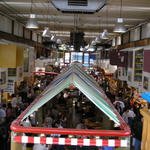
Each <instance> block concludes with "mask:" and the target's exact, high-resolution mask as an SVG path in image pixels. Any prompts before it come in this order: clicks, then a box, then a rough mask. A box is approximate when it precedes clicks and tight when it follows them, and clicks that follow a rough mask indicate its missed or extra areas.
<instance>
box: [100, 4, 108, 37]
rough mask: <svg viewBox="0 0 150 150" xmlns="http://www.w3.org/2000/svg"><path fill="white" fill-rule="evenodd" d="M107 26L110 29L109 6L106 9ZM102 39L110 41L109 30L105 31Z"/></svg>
mask: <svg viewBox="0 0 150 150" xmlns="http://www.w3.org/2000/svg"><path fill="white" fill-rule="evenodd" d="M106 26H107V28H108V6H107V8H106ZM101 39H103V40H108V39H109V33H108V30H107V29H104V30H103V33H102V35H101Z"/></svg>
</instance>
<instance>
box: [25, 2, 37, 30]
mask: <svg viewBox="0 0 150 150" xmlns="http://www.w3.org/2000/svg"><path fill="white" fill-rule="evenodd" d="M32 4H33V1H32V0H31V9H30V16H29V19H28V21H27V24H26V28H28V29H37V28H38V22H37V20H36V15H35V14H33V13H32Z"/></svg>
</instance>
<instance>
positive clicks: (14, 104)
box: [11, 94, 18, 108]
mask: <svg viewBox="0 0 150 150" xmlns="http://www.w3.org/2000/svg"><path fill="white" fill-rule="evenodd" d="M17 103H18V100H17V97H16V95H15V94H12V100H11V105H12V107H13V108H16V107H17Z"/></svg>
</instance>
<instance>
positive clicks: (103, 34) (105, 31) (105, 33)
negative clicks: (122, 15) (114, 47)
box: [101, 29, 109, 40]
mask: <svg viewBox="0 0 150 150" xmlns="http://www.w3.org/2000/svg"><path fill="white" fill-rule="evenodd" d="M101 38H102V39H103V40H107V39H109V33H108V31H107V29H104V31H103V33H102V35H101Z"/></svg>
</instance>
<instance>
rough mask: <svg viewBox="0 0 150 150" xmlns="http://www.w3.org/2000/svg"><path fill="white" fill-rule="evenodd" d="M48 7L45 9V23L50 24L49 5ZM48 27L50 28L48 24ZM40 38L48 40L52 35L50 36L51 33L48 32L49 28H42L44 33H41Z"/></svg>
mask: <svg viewBox="0 0 150 150" xmlns="http://www.w3.org/2000/svg"><path fill="white" fill-rule="evenodd" d="M47 6H48V7H47V22H48V23H50V20H49V17H48V16H49V4H48V5H47ZM49 26H50V24H49ZM42 36H43V37H46V38H50V37H51V36H52V35H51V32H50V30H49V27H45V28H44V31H43V33H42Z"/></svg>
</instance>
